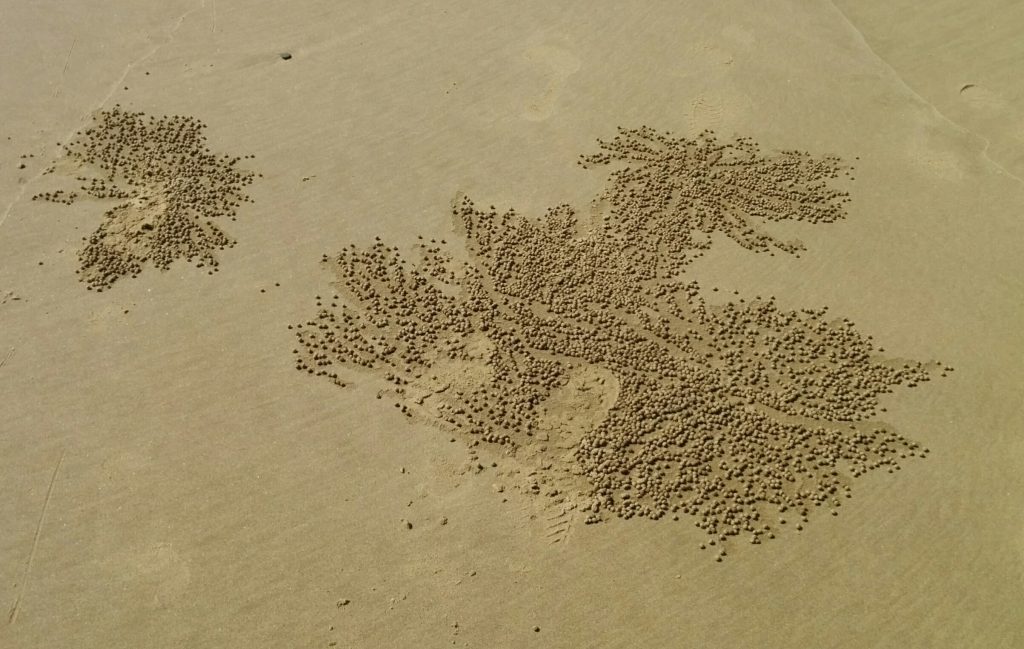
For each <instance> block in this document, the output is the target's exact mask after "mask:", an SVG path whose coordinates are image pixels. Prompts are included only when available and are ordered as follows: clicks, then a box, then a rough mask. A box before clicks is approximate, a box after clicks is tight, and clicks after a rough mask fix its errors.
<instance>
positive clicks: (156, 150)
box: [34, 106, 255, 291]
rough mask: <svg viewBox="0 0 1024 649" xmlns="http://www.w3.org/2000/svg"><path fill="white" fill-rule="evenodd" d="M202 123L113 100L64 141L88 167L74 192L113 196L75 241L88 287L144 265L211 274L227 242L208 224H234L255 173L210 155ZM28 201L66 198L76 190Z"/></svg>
mask: <svg viewBox="0 0 1024 649" xmlns="http://www.w3.org/2000/svg"><path fill="white" fill-rule="evenodd" d="M205 129H206V125H205V124H203V123H202V122H201V121H199V120H197V119H195V118H193V117H187V116H182V115H171V116H164V117H160V118H157V117H153V116H147V115H145V114H144V113H141V112H132V111H126V110H123V109H121V108H120V107H119V106H115V107H114V108H113V109H111V110H108V111H100V112H98V113H97V114H96V115H95V116H94V123H93V124H92V125H91V126H89V127H88V128H85V129H84V130H82V131H81V132H79V133H78V134H77V135H76V136H75V137H74V138H73V139H72V141H71V142H70V143H68V144H66V145H64V152H65V154H66V156H67V157H68V158H69V159H70V160H71V161H72V163H73V164H75V165H76V166H77V167H78V168H79V169H81V170H84V171H86V172H88V173H90V175H81V176H77V177H76V180H78V181H80V182H82V183H83V184H82V185H81V187H80V190H81V191H82V192H83V193H84V194H86V195H88V196H91V197H93V198H97V199H114V200H116V201H118V203H117V204H116V205H114V206H113V207H111V208H110V209H108V210H107V211H106V212H105V213H104V214H103V222H102V223H101V224H100V226H99V228H97V230H96V231H95V232H94V233H93V234H92V235H90V236H89V237H83V241H84V242H85V246H84V247H83V248H82V250H81V251H80V252H79V262H80V268H79V270H78V271H77V272H78V273H79V279H80V281H82V282H85V284H86V287H87V288H88V289H90V290H93V289H95V290H97V291H102V290H103V289H105V288H109V287H110V286H111V285H112V284H113V283H114V282H115V281H117V280H118V279H120V278H122V277H125V276H132V277H134V276H137V275H138V274H139V273H140V272H142V270H143V268H145V267H146V266H147V265H151V266H154V267H156V268H159V269H167V268H168V267H169V266H170V265H171V263H173V262H174V261H175V260H178V259H182V258H184V259H186V260H187V261H189V262H194V263H195V264H196V266H197V267H200V268H206V269H207V270H208V272H209V273H210V274H212V273H213V272H215V271H217V269H218V264H219V262H218V261H217V258H216V254H215V251H217V250H224V249H225V248H228V247H231V246H233V245H234V244H235V242H234V240H232V239H231V238H230V237H228V236H227V235H226V234H225V233H224V232H223V231H222V230H221V229H220V228H219V227H218V226H217V225H215V224H214V221H215V220H217V219H224V218H228V219H231V220H235V217H236V214H237V211H238V208H239V207H240V206H241V204H242V203H244V202H248V201H250V200H251V199H250V198H249V197H248V195H247V194H245V192H244V191H243V189H244V187H246V186H247V185H249V184H251V183H252V181H253V178H254V175H255V174H254V173H253V172H251V171H246V170H243V169H241V168H240V167H239V163H240V162H241V161H242V160H243V159H244V158H242V157H232V156H228V155H224V154H216V153H213V152H212V151H210V149H209V148H208V147H207V146H206V136H205V135H204V134H203V132H204V130H205ZM250 157H253V156H245V158H250ZM34 198H35V199H41V200H50V201H56V202H64V203H71V202H74V200H75V199H76V198H77V194H76V193H71V194H66V193H64V192H63V191H57V192H54V193H46V194H39V195H37V196H35V197H34Z"/></svg>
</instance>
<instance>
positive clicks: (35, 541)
mask: <svg viewBox="0 0 1024 649" xmlns="http://www.w3.org/2000/svg"><path fill="white" fill-rule="evenodd" d="M64 453H65V451H63V450H61V452H60V457H59V458H57V465H56V466H55V467H53V475H52V476H50V484H49V486H48V487H47V488H46V498H45V499H43V508H42V510H41V511H40V512H39V522H37V523H36V532H35V534H34V535H33V536H32V550H31V551H30V552H29V553H28V560H27V561H26V562H25V570H24V571H23V572H22V575H21V583H20V584H18V596H17V597H16V598H15V600H14V605H13V606H12V607H11V612H10V614H9V615H8V616H7V623H8V624H14V623H15V622H16V621H17V620H18V611H19V610H20V609H21V599H22V597H24V596H25V588H26V587H27V586H28V579H29V576H30V575H31V573H32V563H33V562H34V561H35V558H36V551H37V550H38V549H39V536H40V535H41V534H42V531H43V521H44V520H46V509H47V508H48V507H49V506H50V499H51V498H52V497H53V485H54V483H56V482H57V474H58V473H60V467H61V464H63V463H64Z"/></svg>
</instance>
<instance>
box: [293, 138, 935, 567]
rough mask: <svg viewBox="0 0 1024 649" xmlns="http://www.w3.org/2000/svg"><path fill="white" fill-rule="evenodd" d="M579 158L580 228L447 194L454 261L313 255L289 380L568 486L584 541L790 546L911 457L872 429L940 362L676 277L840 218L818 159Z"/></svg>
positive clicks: (621, 153)
mask: <svg viewBox="0 0 1024 649" xmlns="http://www.w3.org/2000/svg"><path fill="white" fill-rule="evenodd" d="M600 148H601V151H600V152H599V153H597V154H595V155H591V156H583V157H581V160H580V162H581V164H583V166H585V167H587V168H594V167H604V166H605V165H612V166H614V171H612V173H611V175H610V177H609V182H608V183H607V185H606V189H605V191H604V192H603V193H602V194H601V195H600V196H599V197H597V198H596V199H595V201H594V205H593V209H592V210H590V211H589V213H588V217H587V218H585V219H581V218H579V217H578V216H577V213H576V211H575V210H574V209H573V208H572V207H570V206H568V205H559V206H556V207H553V208H551V209H549V210H548V211H547V213H545V214H544V215H543V216H542V217H540V218H530V217H526V216H522V215H519V214H517V213H516V212H515V211H514V210H510V211H507V212H504V213H499V212H498V210H496V209H495V208H494V207H493V206H492V207H490V208H489V209H480V208H478V207H477V206H476V205H475V204H474V203H473V202H472V201H471V200H469V199H468V198H465V197H463V198H461V199H458V200H457V201H456V203H455V204H454V206H453V217H454V221H455V224H456V226H457V229H458V230H459V231H460V232H461V234H462V235H463V236H464V238H465V249H466V250H465V252H466V253H468V261H457V259H458V258H462V259H466V258H467V255H466V254H460V255H458V256H457V255H455V254H454V253H455V252H457V251H455V250H453V249H452V248H451V247H450V246H449V245H448V244H447V242H445V241H429V242H426V241H424V242H423V243H422V244H419V245H417V246H416V247H415V248H414V249H413V250H411V251H403V250H399V249H398V248H397V247H391V246H388V245H387V244H385V243H383V242H381V241H380V240H378V241H377V242H376V243H374V244H373V245H371V246H369V247H368V248H358V247H356V246H354V245H353V246H351V247H350V248H349V249H347V250H344V251H342V252H341V253H340V254H338V255H337V256H335V257H333V258H328V257H326V256H325V257H324V263H325V264H326V265H327V267H328V268H329V269H330V270H331V271H332V272H333V273H335V275H336V279H337V281H336V284H335V286H336V289H337V293H336V294H334V295H330V296H318V298H317V305H318V307H319V311H318V313H317V316H316V317H315V318H313V319H311V320H309V321H307V322H305V323H302V324H299V325H296V326H295V327H294V328H295V331H296V335H297V337H298V340H299V343H300V344H299V346H298V348H297V349H296V350H295V361H296V367H297V369H299V370H301V371H303V372H308V373H310V374H314V375H318V376H323V377H326V378H328V379H330V380H332V381H334V382H335V383H337V384H339V385H342V386H344V385H345V384H346V382H347V381H351V380H352V377H353V376H354V375H353V373H352V371H351V370H352V369H353V368H354V369H357V370H358V369H365V370H368V371H371V372H373V373H374V374H376V375H377V376H379V377H382V378H383V379H385V380H386V381H388V382H390V383H391V384H392V385H393V387H392V388H391V389H390V393H391V394H393V395H395V396H396V397H397V399H398V401H397V403H395V406H396V407H398V408H400V410H401V411H402V412H403V413H406V414H408V415H409V416H414V415H418V416H422V417H424V418H426V420H428V421H432V422H434V423H436V424H439V425H441V426H442V427H444V428H445V429H447V430H451V431H458V434H459V435H461V436H463V437H464V438H465V439H467V440H469V442H470V444H478V443H490V444H495V445H501V446H503V447H505V448H506V449H508V452H509V453H510V454H519V453H520V452H525V449H529V454H530V457H531V458H532V460H531V467H532V468H533V473H534V474H535V476H536V480H535V483H534V488H533V489H531V491H532V492H533V493H535V494H538V495H539V496H540V497H553V496H561V497H564V491H565V490H566V488H567V485H568V486H569V488H571V489H572V490H574V493H573V496H572V498H573V501H574V502H575V503H576V504H577V505H578V507H579V508H580V509H581V510H582V511H583V512H585V515H584V519H585V520H586V522H589V523H594V522H598V521H600V520H602V519H604V518H605V517H607V516H609V515H611V516H618V517H622V518H626V519H629V518H634V517H645V518H651V519H659V518H662V517H664V516H671V517H673V518H679V517H682V516H687V517H689V518H690V519H691V520H692V521H693V522H694V523H695V524H696V525H697V526H698V527H700V528H701V529H703V530H704V531H705V532H707V534H708V535H709V536H710V537H711V538H710V539H709V541H708V544H710V545H716V544H717V545H718V546H719V547H720V548H721V546H722V544H723V542H725V541H727V540H728V539H730V538H731V537H736V536H740V535H743V538H744V539H745V540H749V542H751V543H754V544H757V543H760V542H761V541H762V540H763V539H768V538H775V536H776V534H778V533H779V531H780V530H782V529H785V528H786V527H792V528H796V529H802V526H803V524H804V523H806V522H807V521H808V520H809V517H810V515H811V512H812V511H814V510H816V509H819V508H824V509H826V510H831V512H832V513H833V514H835V513H837V511H838V508H839V507H840V506H841V505H842V502H843V499H844V498H847V497H849V496H850V495H851V483H852V480H853V479H854V478H856V477H857V476H860V475H862V474H864V473H866V472H868V471H871V470H875V469H880V468H881V469H886V470H889V471H896V470H898V469H900V466H901V462H902V461H903V460H905V459H908V458H913V457H923V456H925V455H926V454H927V450H926V449H923V448H921V447H920V446H919V445H918V444H916V443H914V442H912V441H910V440H908V439H906V438H904V437H903V436H902V435H899V434H897V433H896V432H894V431H892V430H890V429H889V428H888V427H886V426H885V425H883V424H880V423H877V422H874V421H872V419H873V418H874V417H875V415H876V414H877V413H878V411H879V401H878V399H879V397H880V396H881V395H882V394H884V393H888V392H890V391H892V390H893V388H895V387H897V386H901V385H906V386H914V385H917V384H919V383H921V382H923V381H927V380H928V379H929V376H930V374H931V373H933V372H934V371H937V370H939V369H940V366H938V365H936V364H929V365H925V364H922V363H918V362H909V361H902V360H892V359H888V358H885V357H883V356H882V355H881V354H880V351H881V350H879V349H877V348H876V347H875V346H874V345H873V343H872V341H871V339H870V337H867V336H865V335H863V334H861V333H860V332H858V330H857V329H856V327H855V326H854V324H853V323H852V322H850V321H848V320H846V319H842V318H836V317H833V316H830V315H829V313H828V311H827V310H826V309H799V310H789V309H785V308H782V307H781V306H779V305H778V304H776V301H775V299H774V298H772V297H761V296H757V297H752V298H749V299H747V298H742V297H734V299H732V300H731V301H726V300H725V299H722V300H720V301H714V300H712V299H711V298H710V297H709V296H711V295H714V294H715V291H705V290H704V289H702V287H701V286H700V285H699V284H698V283H697V282H696V281H693V280H692V279H690V278H688V277H687V276H686V267H687V265H688V264H689V263H690V262H692V261H693V260H694V259H695V258H696V257H697V256H699V255H700V254H701V252H702V251H704V250H706V249H707V248H708V247H709V246H710V245H711V241H712V236H713V235H715V234H716V233H721V234H724V235H726V236H728V237H729V238H731V239H732V240H734V241H736V242H737V243H738V244H740V245H741V246H743V247H744V248H746V249H749V250H751V251H754V252H770V251H772V250H778V251H782V252H787V253H795V252H797V251H799V250H800V249H801V246H800V244H799V243H798V242H786V241H780V240H777V239H775V238H774V237H772V236H771V234H769V233H767V232H766V231H764V230H763V228H764V227H765V225H766V224H769V223H770V222H773V221H780V220H783V219H797V220H802V221H806V222H809V223H828V222H832V221H836V220H838V219H842V218H844V217H845V215H846V212H845V209H844V205H845V203H846V202H847V201H848V200H849V198H848V195H847V193H846V192H845V191H840V190H839V189H837V188H835V187H833V184H834V183H836V182H837V181H841V180H843V179H844V176H847V175H848V174H849V169H848V168H846V167H844V165H843V164H842V162H841V161H840V160H839V159H838V158H834V157H826V158H814V157H812V156H811V155H810V154H808V153H805V152H800V151H783V152H780V153H777V154H770V155H765V154H761V153H760V152H759V151H758V148H757V146H756V144H755V143H754V142H752V141H751V140H750V139H748V138H741V139H736V140H732V141H727V142H723V141H720V140H719V139H717V138H716V136H715V135H714V133H712V132H710V131H707V132H704V133H702V134H701V135H699V136H698V137H696V138H693V139H688V138H682V137H675V136H672V135H671V134H666V133H660V132H655V131H653V130H652V129H648V128H640V129H636V130H624V129H623V130H620V132H619V134H618V136H617V137H616V138H614V139H613V140H611V141H608V142H601V143H600ZM944 369H946V370H949V369H951V368H944ZM702 547H704V546H702ZM722 555H724V550H723V551H721V552H720V554H719V558H721V556H722Z"/></svg>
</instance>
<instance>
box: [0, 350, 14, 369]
mask: <svg viewBox="0 0 1024 649" xmlns="http://www.w3.org/2000/svg"><path fill="white" fill-rule="evenodd" d="M11 356H14V348H13V347H11V348H10V349H8V350H7V353H6V354H5V355H4V359H3V360H2V361H0V368H2V367H3V366H4V365H7V361H9V360H11Z"/></svg>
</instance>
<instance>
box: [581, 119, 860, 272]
mask: <svg viewBox="0 0 1024 649" xmlns="http://www.w3.org/2000/svg"><path fill="white" fill-rule="evenodd" d="M598 143H599V145H600V149H601V150H600V151H599V152H598V153H595V154H592V155H581V156H580V159H579V161H578V162H579V164H580V165H581V166H583V167H584V168H593V167H597V166H603V165H610V164H613V163H615V164H618V165H619V167H618V168H617V169H616V170H615V171H614V172H612V174H611V178H610V182H609V184H608V187H607V189H606V191H605V192H604V193H603V194H602V196H601V200H604V201H607V203H608V204H609V206H610V208H611V213H610V214H609V215H606V217H605V221H606V222H605V227H606V228H607V232H606V235H607V236H609V237H612V238H614V239H615V240H617V241H618V242H620V243H621V244H623V245H635V246H636V247H637V248H638V253H641V254H643V253H656V251H655V248H662V254H663V255H664V256H667V257H668V258H669V259H670V260H671V261H673V262H674V264H673V265H672V266H670V267H669V268H668V269H667V270H676V267H675V265H677V264H685V263H687V262H689V261H692V260H693V259H694V258H695V257H696V256H698V255H699V254H700V252H699V251H701V250H705V249H707V248H708V247H709V246H710V245H711V241H710V239H709V237H710V235H711V234H713V233H715V232H720V233H722V234H725V235H726V236H728V237H729V238H731V239H732V240H734V241H735V242H737V243H738V244H740V245H741V246H743V247H745V248H747V249H749V250H754V251H757V252H767V251H770V250H772V249H773V248H774V249H778V250H781V251H783V252H790V253H794V252H798V251H799V250H801V249H802V245H801V244H800V243H799V242H795V241H781V240H778V239H776V238H774V237H772V236H771V235H770V234H768V233H767V232H765V231H764V230H763V229H762V228H761V227H760V226H761V224H762V223H764V222H766V221H768V222H771V221H784V220H793V221H802V222H806V223H811V224H815V223H831V222H833V221H836V220H839V219H842V218H844V217H845V216H846V210H845V203H846V202H848V201H849V200H850V199H849V194H848V193H847V192H845V191H841V190H839V189H835V188H832V187H831V186H830V185H829V183H830V181H832V180H834V179H837V178H840V176H847V177H848V176H849V175H850V171H852V167H846V166H844V165H843V164H842V161H841V160H840V159H839V158H837V157H834V156H825V157H820V158H817V157H813V156H811V155H810V154H809V153H807V152H805V151H797V150H785V151H779V152H777V153H773V154H771V155H762V154H761V152H760V149H759V147H758V145H757V143H756V142H754V141H753V140H752V139H750V138H742V137H741V138H736V139H734V140H732V141H729V142H722V141H719V140H718V138H717V137H716V136H715V133H714V131H711V130H705V131H703V132H701V133H700V134H698V135H697V137H695V138H686V137H675V136H673V135H672V134H671V133H667V132H658V131H655V130H654V129H651V128H648V127H640V128H637V129H624V128H619V132H618V134H617V135H616V136H615V137H614V138H613V139H611V140H608V141H604V140H599V141H598ZM667 260H668V259H665V260H663V261H667Z"/></svg>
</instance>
